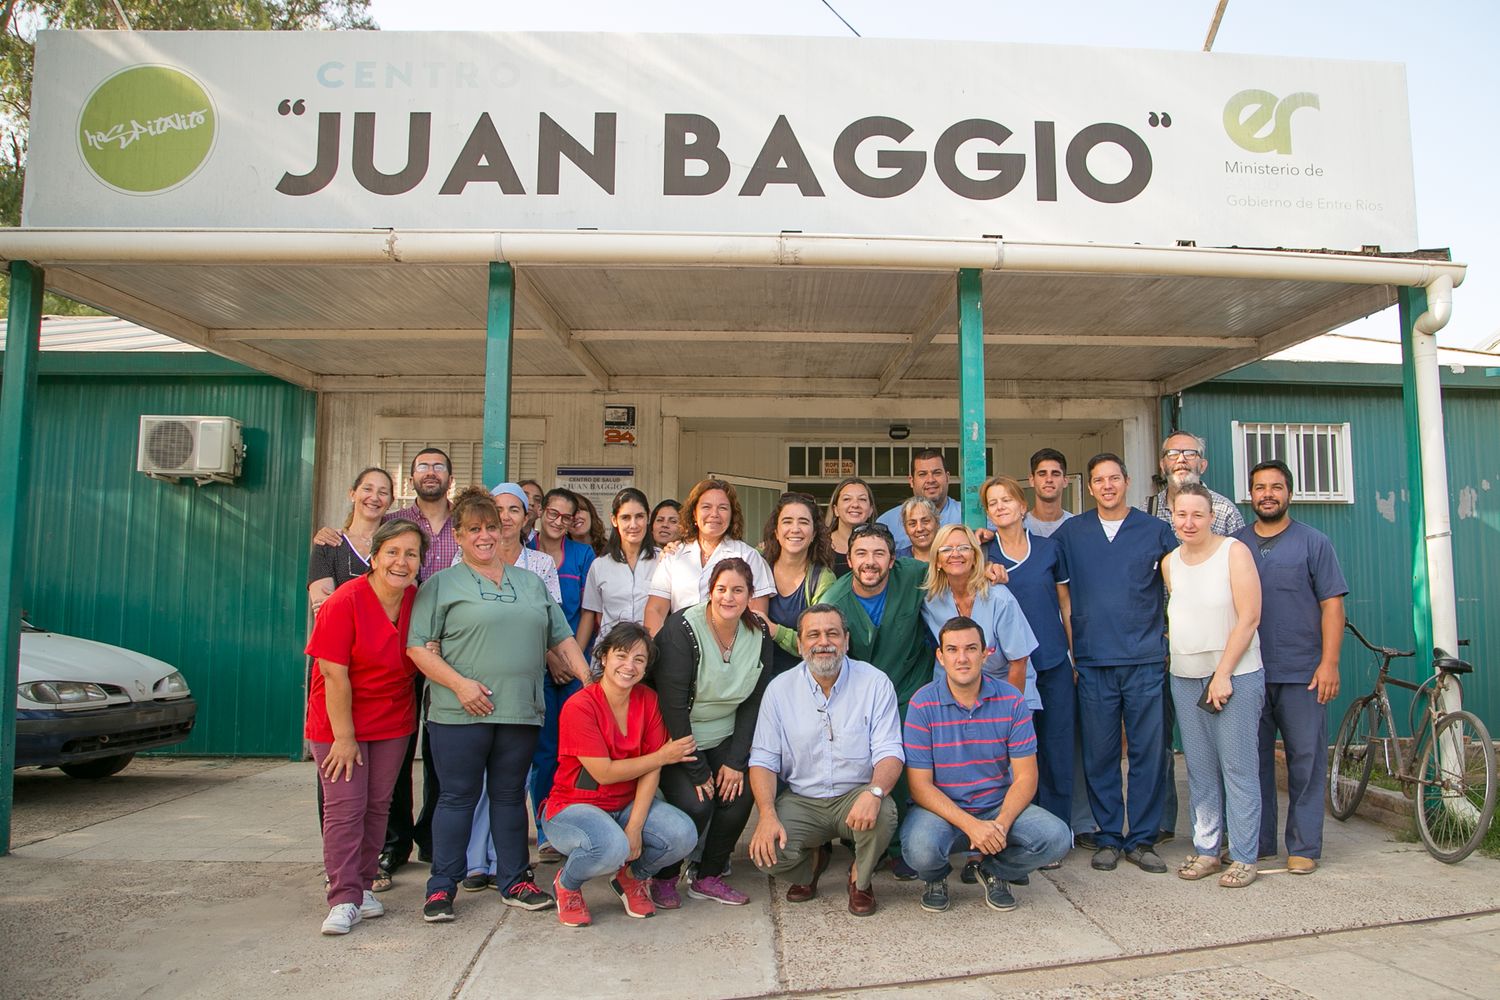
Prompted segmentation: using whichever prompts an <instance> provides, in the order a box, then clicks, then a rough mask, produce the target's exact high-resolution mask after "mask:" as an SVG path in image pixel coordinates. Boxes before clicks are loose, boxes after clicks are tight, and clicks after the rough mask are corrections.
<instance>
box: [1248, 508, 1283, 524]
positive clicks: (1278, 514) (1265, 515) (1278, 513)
mask: <svg viewBox="0 0 1500 1000" xmlns="http://www.w3.org/2000/svg"><path fill="white" fill-rule="evenodd" d="M1286 510H1287V509H1286V507H1284V506H1282V507H1277V508H1276V509H1275V510H1273V511H1266V510H1262V509H1261V508H1260V507H1256V508H1255V516H1256V518H1257V519H1258V520H1260V521H1261V522H1262V523H1264V524H1270V523H1272V522H1275V521H1279V520H1281V519H1282V518H1283V517H1285V516H1286Z"/></svg>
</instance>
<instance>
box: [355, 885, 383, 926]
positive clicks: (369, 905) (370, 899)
mask: <svg viewBox="0 0 1500 1000" xmlns="http://www.w3.org/2000/svg"><path fill="white" fill-rule="evenodd" d="M359 915H360V917H361V918H362V919H365V920H373V919H374V918H376V917H383V916H385V904H384V903H382V902H381V901H380V897H379V896H377V895H375V894H374V893H373V892H371V891H370V890H369V889H366V890H365V901H364V902H363V903H360V904H359Z"/></svg>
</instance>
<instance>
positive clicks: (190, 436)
mask: <svg viewBox="0 0 1500 1000" xmlns="http://www.w3.org/2000/svg"><path fill="white" fill-rule="evenodd" d="M244 457H245V446H244V444H243V442H242V441H241V439H240V422H239V421H238V420H236V419H234V418H233V417H168V416H143V417H141V433H140V441H139V446H138V448H137V451H136V465H135V467H136V471H137V472H144V473H145V474H146V475H148V476H150V477H151V478H152V479H166V480H170V481H172V482H176V481H177V480H179V479H182V478H184V477H187V478H190V479H192V480H194V481H195V482H197V483H198V485H200V486H201V485H203V484H204V483H232V482H234V481H235V479H237V478H238V477H239V474H240V465H241V462H242V461H243V459H244Z"/></svg>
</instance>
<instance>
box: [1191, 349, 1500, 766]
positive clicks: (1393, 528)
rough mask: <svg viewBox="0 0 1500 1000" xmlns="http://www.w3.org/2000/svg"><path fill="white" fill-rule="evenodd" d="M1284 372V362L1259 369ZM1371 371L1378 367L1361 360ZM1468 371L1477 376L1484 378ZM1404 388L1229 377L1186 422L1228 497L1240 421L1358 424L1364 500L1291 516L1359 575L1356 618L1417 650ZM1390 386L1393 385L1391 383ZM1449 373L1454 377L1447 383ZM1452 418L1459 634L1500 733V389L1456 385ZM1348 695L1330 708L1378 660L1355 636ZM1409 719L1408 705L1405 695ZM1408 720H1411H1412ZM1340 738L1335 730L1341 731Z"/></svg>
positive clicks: (1298, 508) (1347, 645) (1307, 508)
mask: <svg viewBox="0 0 1500 1000" xmlns="http://www.w3.org/2000/svg"><path fill="white" fill-rule="evenodd" d="M1259 367H1261V368H1262V370H1263V371H1269V372H1271V373H1273V374H1281V372H1280V371H1279V368H1280V367H1281V366H1274V365H1265V366H1259ZM1295 367H1296V368H1297V369H1300V370H1301V371H1300V372H1298V373H1297V374H1303V373H1307V374H1311V373H1312V372H1313V371H1315V370H1317V369H1325V370H1327V372H1328V373H1330V374H1331V373H1332V372H1333V370H1335V369H1343V370H1347V369H1348V367H1349V366H1325V365H1315V364H1300V365H1296V366H1295ZM1354 367H1357V368H1369V367H1371V366H1354ZM1475 374H1476V373H1469V376H1470V377H1469V378H1468V379H1467V380H1466V381H1467V382H1468V383H1469V384H1470V385H1473V384H1474V378H1473V376H1474V375H1475ZM1395 378H1396V384H1395V385H1394V386H1390V385H1340V384H1335V383H1333V382H1327V381H1325V382H1321V383H1318V382H1309V383H1306V384H1298V383H1291V384H1288V383H1287V382H1280V383H1278V384H1271V383H1259V382H1253V383H1252V382H1240V381H1233V382H1230V381H1219V382H1211V383H1208V384H1206V385H1202V386H1198V387H1196V388H1194V389H1190V390H1188V391H1187V392H1185V393H1183V397H1182V412H1181V416H1180V418H1179V426H1181V427H1183V428H1185V429H1187V430H1189V431H1192V432H1193V433H1195V434H1198V435H1199V436H1201V437H1203V438H1205V439H1206V440H1207V442H1208V454H1209V460H1210V462H1209V469H1208V473H1207V474H1206V475H1205V477H1204V478H1205V480H1206V481H1207V482H1208V485H1210V486H1212V487H1213V488H1215V489H1217V490H1219V491H1220V492H1221V493H1225V494H1229V493H1230V492H1231V490H1232V487H1233V483H1234V480H1233V477H1232V474H1231V468H1230V464H1231V461H1232V459H1231V457H1230V456H1231V455H1232V454H1233V453H1232V451H1231V446H1230V422H1231V421H1233V420H1239V421H1292V422H1300V421H1306V422H1313V423H1344V422H1346V421H1347V422H1348V423H1349V425H1350V434H1351V438H1352V440H1351V445H1352V449H1353V461H1354V465H1353V470H1354V485H1355V495H1356V502H1355V503H1353V504H1325V503H1315V504H1293V505H1292V516H1293V517H1295V518H1297V519H1298V520H1301V521H1303V522H1305V523H1307V524H1310V525H1312V526H1313V527H1315V528H1317V529H1318V530H1320V531H1322V532H1324V533H1325V534H1327V535H1328V536H1329V538H1330V539H1332V541H1333V544H1334V546H1335V548H1336V550H1337V552H1338V555H1339V562H1340V563H1341V565H1342V566H1343V569H1344V575H1345V577H1346V578H1347V579H1348V581H1349V591H1350V592H1349V598H1348V601H1347V607H1348V613H1349V620H1350V621H1352V622H1354V624H1355V625H1356V626H1358V627H1359V629H1360V631H1362V632H1364V633H1365V635H1366V636H1368V637H1369V638H1370V639H1371V641H1373V642H1375V643H1378V644H1381V645H1386V646H1398V647H1401V648H1403V649H1410V648H1412V646H1413V645H1414V643H1415V639H1414V637H1413V632H1412V617H1411V568H1410V561H1411V557H1410V553H1411V542H1410V538H1411V527H1410V523H1409V520H1408V517H1409V508H1408V504H1407V493H1406V452H1405V433H1404V431H1403V426H1402V409H1401V391H1400V384H1399V378H1400V374H1399V370H1395ZM1381 381H1386V379H1382V380H1381ZM1447 381H1448V379H1447V378H1445V382H1447ZM1443 419H1444V425H1445V429H1446V432H1447V444H1448V482H1449V487H1450V489H1449V498H1450V507H1451V513H1452V518H1453V557H1454V564H1455V575H1456V577H1457V579H1456V581H1455V582H1456V585H1457V592H1458V629H1459V635H1460V636H1462V637H1464V638H1467V639H1470V640H1471V642H1472V644H1471V645H1470V646H1469V647H1468V649H1467V650H1465V651H1463V652H1462V654H1461V655H1462V657H1463V658H1464V659H1467V660H1470V661H1471V662H1473V663H1474V664H1475V671H1474V673H1473V674H1471V675H1470V676H1469V677H1468V678H1466V679H1465V683H1464V702H1465V707H1467V708H1469V709H1471V710H1473V711H1476V712H1478V713H1479V714H1480V716H1481V717H1482V718H1483V719H1484V720H1485V722H1486V723H1487V724H1488V725H1489V727H1490V729H1491V731H1492V732H1493V731H1496V730H1497V729H1500V662H1497V661H1496V660H1495V656H1494V654H1495V652H1496V650H1497V649H1500V646H1497V643H1500V620H1497V604H1496V599H1497V597H1500V386H1496V387H1495V388H1494V389H1489V388H1466V387H1460V386H1455V385H1451V384H1445V385H1444V388H1443ZM1342 665H1343V691H1342V693H1341V694H1340V696H1339V700H1338V702H1337V704H1335V706H1334V708H1333V712H1332V713H1331V715H1330V723H1329V724H1330V727H1333V726H1336V725H1337V724H1338V720H1339V719H1340V718H1342V716H1343V712H1344V709H1345V706H1347V705H1348V703H1349V701H1350V700H1351V699H1352V697H1353V696H1354V695H1355V694H1361V693H1364V692H1365V691H1368V690H1369V688H1370V687H1371V685H1372V684H1373V682H1374V667H1373V665H1372V664H1371V662H1370V660H1369V657H1368V654H1366V653H1365V651H1364V650H1363V649H1361V648H1360V647H1359V646H1358V645H1357V644H1356V643H1355V642H1354V640H1353V639H1351V638H1346V639H1345V641H1344V650H1343V659H1342ZM1419 670H1420V671H1421V676H1422V677H1425V676H1427V672H1426V668H1425V666H1417V665H1412V666H1410V667H1408V668H1406V669H1405V670H1404V672H1402V673H1400V674H1398V676H1405V677H1413V676H1416V675H1417V673H1418V672H1419ZM1398 694H1400V692H1397V691H1393V692H1392V701H1393V703H1396V705H1397V711H1398V719H1404V717H1405V716H1404V712H1405V708H1404V707H1403V706H1404V705H1405V704H1406V703H1405V701H1404V700H1401V699H1397V698H1396V695H1398ZM1402 724H1403V725H1404V722H1403V723H1402ZM1329 735H1330V738H1331V737H1332V731H1331V729H1330V734H1329Z"/></svg>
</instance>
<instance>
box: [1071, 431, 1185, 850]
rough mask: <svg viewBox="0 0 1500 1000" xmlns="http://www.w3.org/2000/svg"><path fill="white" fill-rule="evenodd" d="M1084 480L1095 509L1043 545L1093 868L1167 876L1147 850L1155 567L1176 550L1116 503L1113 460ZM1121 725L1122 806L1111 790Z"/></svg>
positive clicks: (1122, 473)
mask: <svg viewBox="0 0 1500 1000" xmlns="http://www.w3.org/2000/svg"><path fill="white" fill-rule="evenodd" d="M1086 478H1087V481H1088V487H1089V493H1090V495H1092V496H1093V498H1094V503H1095V505H1096V506H1095V508H1094V509H1093V510H1091V511H1088V512H1087V513H1084V514H1080V515H1079V516H1077V517H1074V518H1072V519H1070V520H1069V521H1067V522H1066V523H1064V524H1063V526H1062V527H1061V528H1059V529H1057V533H1056V534H1055V535H1053V536H1052V537H1053V538H1055V539H1056V540H1057V543H1058V545H1060V546H1061V547H1062V551H1063V558H1064V560H1065V565H1066V566H1067V570H1068V574H1069V577H1070V583H1069V588H1070V590H1071V592H1072V605H1073V607H1072V614H1071V623H1072V627H1073V629H1072V632H1073V662H1074V664H1075V665H1076V666H1077V669H1078V702H1079V716H1080V723H1081V726H1082V729H1083V757H1084V775H1085V778H1086V779H1087V784H1088V790H1089V805H1090V806H1091V807H1092V808H1093V811H1094V821H1095V822H1096V823H1098V824H1099V832H1098V833H1097V834H1095V839H1096V841H1097V843H1098V845H1099V848H1098V850H1097V851H1096V852H1095V853H1094V860H1093V866H1094V867H1095V868H1097V869H1099V870H1100V871H1113V870H1114V868H1115V866H1116V865H1118V864H1119V861H1120V855H1121V854H1122V853H1123V854H1124V855H1125V859H1126V860H1127V861H1129V862H1131V863H1132V864H1134V865H1136V866H1138V867H1139V868H1140V869H1141V870H1142V871H1147V872H1152V873H1154V874H1159V873H1162V872H1165V871H1166V870H1167V866H1166V865H1165V864H1163V863H1162V860H1161V858H1159V857H1157V856H1156V852H1155V851H1154V850H1153V849H1152V845H1153V844H1154V843H1155V841H1156V834H1157V830H1158V829H1159V827H1160V824H1161V812H1162V799H1163V788H1162V770H1163V760H1162V752H1163V751H1162V748H1163V746H1164V742H1163V739H1164V737H1163V728H1164V727H1163V724H1162V723H1163V721H1164V719H1163V709H1162V701H1163V698H1164V694H1163V692H1164V688H1165V684H1164V678H1165V674H1166V658H1167V642H1166V604H1165V600H1164V593H1163V589H1162V581H1161V560H1162V557H1163V556H1165V555H1166V554H1167V553H1168V552H1170V551H1172V550H1173V549H1175V548H1176V547H1177V536H1176V535H1174V534H1173V533H1172V529H1171V528H1170V527H1169V526H1167V525H1166V524H1165V523H1163V522H1162V521H1159V520H1157V519H1156V518H1154V517H1152V516H1151V515H1149V514H1147V513H1145V512H1144V511H1139V510H1135V509H1133V508H1131V507H1130V505H1129V504H1128V503H1127V502H1126V500H1125V494H1126V490H1127V488H1128V487H1129V485H1130V479H1129V475H1128V473H1127V472H1126V470H1125V462H1124V461H1123V460H1122V459H1121V458H1120V457H1119V456H1118V455H1114V454H1110V453H1108V452H1106V453H1104V454H1100V455H1095V456H1094V457H1093V458H1091V459H1089V464H1088V474H1087V476H1086ZM1122 722H1123V724H1124V727H1125V740H1126V743H1127V744H1128V760H1129V775H1130V800H1129V802H1128V804H1127V802H1126V801H1125V793H1124V789H1123V788H1122V787H1121V782H1120V726H1121V723H1122ZM1127 806H1128V811H1127ZM1127 819H1128V821H1129V826H1128V831H1127V827H1126V821H1127Z"/></svg>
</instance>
